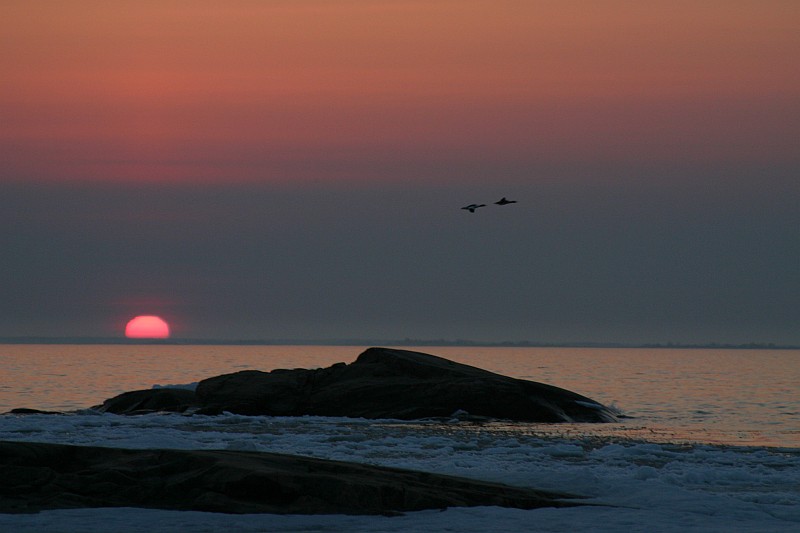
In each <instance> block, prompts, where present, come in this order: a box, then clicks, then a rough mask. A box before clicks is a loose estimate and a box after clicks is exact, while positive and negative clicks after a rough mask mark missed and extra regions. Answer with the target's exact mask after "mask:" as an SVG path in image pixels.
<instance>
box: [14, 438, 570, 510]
mask: <svg viewBox="0 0 800 533" xmlns="http://www.w3.org/2000/svg"><path fill="white" fill-rule="evenodd" d="M0 479H2V480H3V483H2V484H0V513H32V512H38V511H41V510H45V509H66V508H89V507H140V508H152V509H170V510H193V511H211V512H223V513H280V514H316V513H347V514H397V513H402V512H405V511H417V510H423V509H441V508H446V507H459V506H478V505H496V506H503V507H515V508H521V509H533V508H538V507H566V506H573V505H577V503H575V502H568V501H565V499H574V498H575V496H572V495H567V494H557V493H547V492H541V491H537V490H533V489H526V488H518V487H510V486H507V485H502V484H499V483H489V482H482V481H475V480H468V479H463V478H457V477H451V476H442V475H436V474H430V473H424V472H415V471H411V470H401V469H395V468H384V467H376V466H369V465H362V464H355V463H344V462H339V461H328V460H323V459H315V458H308V457H297V456H291V455H281V454H273V453H258V452H234V451H220V450H193V451H187V450H129V449H117V448H101V447H93V446H67V445H60V444H45V443H33V442H1V441H0Z"/></svg>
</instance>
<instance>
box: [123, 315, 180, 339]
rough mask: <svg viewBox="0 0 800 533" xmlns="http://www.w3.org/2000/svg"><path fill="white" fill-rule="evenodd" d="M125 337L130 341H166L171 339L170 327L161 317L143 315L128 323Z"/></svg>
mask: <svg viewBox="0 0 800 533" xmlns="http://www.w3.org/2000/svg"><path fill="white" fill-rule="evenodd" d="M125 336H126V337H128V338H129V339H166V338H169V325H168V324H167V323H166V322H164V320H163V319H161V318H160V317H157V316H153V315H141V316H137V317H136V318H134V319H132V320H131V321H130V322H128V325H127V326H125Z"/></svg>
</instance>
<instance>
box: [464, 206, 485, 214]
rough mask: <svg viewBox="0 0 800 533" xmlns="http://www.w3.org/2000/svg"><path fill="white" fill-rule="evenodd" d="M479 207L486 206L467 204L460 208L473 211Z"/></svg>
mask: <svg viewBox="0 0 800 533" xmlns="http://www.w3.org/2000/svg"><path fill="white" fill-rule="evenodd" d="M479 207H486V204H469V205H466V206H464V207H462V208H461V209H466V210H467V211H469V212H470V213H474V212H475V210H476V209H478V208H479Z"/></svg>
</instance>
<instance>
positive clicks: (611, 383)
mask: <svg viewBox="0 0 800 533" xmlns="http://www.w3.org/2000/svg"><path fill="white" fill-rule="evenodd" d="M364 349H365V347H362V346H170V345H0V372H1V373H0V412H6V411H8V410H10V409H12V408H15V407H31V408H37V409H43V410H75V409H82V408H86V407H90V406H92V405H97V404H99V403H102V401H103V400H105V399H107V398H110V397H112V396H115V395H117V394H119V393H122V392H126V391H130V390H137V389H145V388H151V387H152V386H154V385H169V384H185V383H192V382H196V381H199V380H201V379H204V378H207V377H211V376H215V375H219V374H223V373H228V372H235V371H238V370H243V369H258V370H265V371H268V370H272V369H275V368H315V367H324V366H329V365H331V364H333V363H336V362H340V361H341V362H346V363H350V362H352V361H354V360H355V359H356V357H357V356H358V355H359V354H360V353H361V352H362V351H363V350H364ZM405 349H416V350H418V351H422V352H426V353H431V354H434V355H439V356H442V357H446V358H448V359H452V360H455V361H459V362H462V363H466V364H469V365H473V366H477V367H480V368H485V369H487V370H491V371H493V372H497V373H500V374H505V375H509V376H514V377H518V378H523V379H529V380H533V381H540V382H543V383H549V384H551V385H556V386H559V387H563V388H566V389H569V390H572V391H575V392H578V393H580V394H583V395H585V396H589V397H590V398H593V399H595V400H597V401H599V402H601V403H604V404H606V405H612V406H614V407H616V408H618V409H619V410H620V411H622V412H623V413H624V414H625V415H626V416H627V417H629V418H625V419H623V420H622V422H621V423H619V424H600V425H597V424H592V425H587V424H556V425H542V424H518V425H515V427H514V429H515V430H516V431H521V432H534V433H539V434H551V435H556V436H565V437H569V436H570V435H573V434H574V435H581V436H585V435H597V436H598V437H603V438H614V437H621V438H632V439H642V440H649V441H654V442H702V443H711V444H732V445H754V446H778V447H800V351H793V350H700V349H691V350H687V349H632V348H626V349H618V348H614V349H599V348H479V347H430V346H427V347H424V348H405Z"/></svg>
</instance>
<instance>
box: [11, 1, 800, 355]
mask: <svg viewBox="0 0 800 533" xmlns="http://www.w3.org/2000/svg"><path fill="white" fill-rule="evenodd" d="M798 22H800V3H798V2H796V1H794V0H757V1H756V0H753V1H749V0H719V1H716V0H705V1H700V2H698V1H683V0H669V1H666V0H664V1H662V0H648V1H639V2H633V1H623V0H604V1H598V2H588V1H586V2H584V1H570V0H559V1H546V0H541V1H539V0H531V1H511V0H491V1H489V0H487V1H482V0H476V1H472V0H458V1H455V0H454V1H450V0H441V1H433V2H431V1H416V0H373V1H367V0H325V1H322V0H291V1H290V0H272V1H271V0H265V1H255V0H228V1H225V2H223V1H219V0H215V1H211V0H193V1H188V0H187V1H178V0H158V1H147V0H141V1H127V0H118V1H115V2H105V1H100V0H98V1H89V0H85V1H83V0H75V1H70V0H64V1H61V2H48V1H40V0H5V1H3V2H2V3H0V76H2V79H3V81H2V83H0V336H5V337H7V336H103V337H122V336H123V334H124V329H125V324H126V322H127V321H128V320H130V319H131V318H133V317H134V316H136V315H143V314H144V315H158V316H161V317H162V318H164V319H165V320H166V321H167V322H168V323H169V326H170V330H171V332H172V335H173V337H182V338H220V339H352V338H385V339H404V338H412V339H471V340H477V341H506V340H511V341H519V340H528V341H532V342H631V343H639V342H661V343H666V342H678V343H705V342H722V343H746V342H764V343H768V342H773V343H776V344H800V304H798V302H800V180H799V179H798V174H799V172H798V171H800V150H798V148H797V139H799V138H800V69H798V68H797V65H798V64H799V63H800V32H797V24H798ZM501 197H508V198H509V199H513V200H516V201H517V203H514V204H509V205H504V206H499V205H495V204H494V202H495V201H497V200H499V199H500V198H501ZM471 203H478V204H487V206H486V207H483V208H480V209H478V210H476V212H474V213H469V212H467V211H466V210H462V209H461V207H463V206H465V205H468V204H471Z"/></svg>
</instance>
